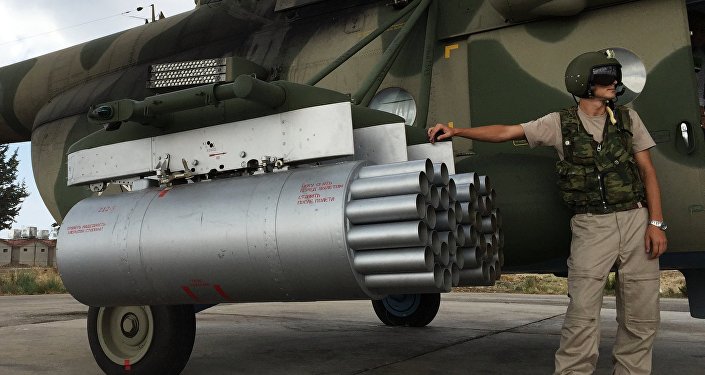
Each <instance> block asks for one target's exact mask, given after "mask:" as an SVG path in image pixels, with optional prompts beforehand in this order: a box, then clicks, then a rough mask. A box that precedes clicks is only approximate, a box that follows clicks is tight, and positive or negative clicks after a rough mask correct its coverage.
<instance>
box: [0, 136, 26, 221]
mask: <svg viewBox="0 0 705 375" xmlns="http://www.w3.org/2000/svg"><path fill="white" fill-rule="evenodd" d="M9 148H10V147H9V146H8V145H0V230H2V229H11V228H12V223H14V222H15V217H17V214H19V212H20V208H21V207H22V202H23V201H24V199H25V198H26V197H27V196H29V193H28V192H27V186H25V183H24V180H23V181H22V182H18V181H17V166H18V165H19V163H20V161H19V160H18V159H17V149H15V151H14V152H13V153H12V156H10V158H9V159H8V158H7V151H8V150H9Z"/></svg>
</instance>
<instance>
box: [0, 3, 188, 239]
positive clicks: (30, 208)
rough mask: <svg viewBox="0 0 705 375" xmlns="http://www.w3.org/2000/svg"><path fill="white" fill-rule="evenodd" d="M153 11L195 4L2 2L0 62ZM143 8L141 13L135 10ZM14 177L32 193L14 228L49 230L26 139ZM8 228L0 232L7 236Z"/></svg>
mask: <svg viewBox="0 0 705 375" xmlns="http://www.w3.org/2000/svg"><path fill="white" fill-rule="evenodd" d="M150 4H154V7H155V9H156V14H157V15H158V14H159V12H160V11H162V12H164V15H165V16H167V17H169V16H171V15H175V14H179V13H182V12H186V11H189V10H191V9H193V8H194V0H146V1H134V0H119V1H115V0H71V1H57V0H0V66H5V65H9V64H12V63H15V62H18V61H22V60H25V59H29V58H32V57H36V56H41V55H43V54H46V53H49V52H53V51H57V50H60V49H63V48H66V47H69V46H72V45H75V44H80V43H83V42H87V41H89V40H92V39H95V38H99V37H102V36H105V35H110V34H113V33H116V32H119V31H122V30H126V29H129V28H132V27H137V26H140V25H142V24H144V20H145V18H149V19H151V17H152V14H151V8H150V7H149V6H150ZM138 7H143V8H144V9H143V10H142V11H137V8H138ZM15 147H17V148H18V151H19V152H18V155H19V159H20V165H19V169H18V175H19V178H20V180H22V179H23V180H24V181H25V183H26V184H27V188H28V191H29V193H30V196H29V197H28V198H27V199H26V200H25V201H24V203H23V204H22V209H21V210H20V214H19V216H18V217H17V218H16V221H17V222H16V223H15V225H14V227H15V228H22V227H23V226H27V227H29V226H33V227H37V228H38V229H40V230H41V229H50V226H51V224H52V223H54V219H53V218H52V217H51V215H50V214H49V211H48V210H47V209H46V206H44V202H42V199H41V197H40V196H39V191H38V190H37V186H36V184H35V182H34V176H33V174H32V157H31V149H30V143H29V142H23V143H15V144H13V145H11V148H10V149H11V150H12V149H14V148H15ZM7 236H8V232H7V231H1V232H0V238H6V237H7Z"/></svg>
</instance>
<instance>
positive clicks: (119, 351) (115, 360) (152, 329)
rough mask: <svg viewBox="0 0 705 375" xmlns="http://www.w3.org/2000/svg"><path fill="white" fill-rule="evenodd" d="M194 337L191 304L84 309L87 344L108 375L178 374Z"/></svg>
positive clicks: (194, 325)
mask: <svg viewBox="0 0 705 375" xmlns="http://www.w3.org/2000/svg"><path fill="white" fill-rule="evenodd" d="M195 337H196V315H195V313H194V310H193V306H191V305H179V306H118V307H90V308H89V309H88V343H89V344H90V347H91V352H93V357H94V358H95V360H96V362H97V363H98V366H100V368H101V369H102V370H103V371H104V372H105V373H106V374H108V375H113V374H116V375H118V374H119V375H123V374H125V373H126V371H129V373H130V374H133V375H140V374H179V373H180V372H181V370H183V369H184V367H185V366H186V363H187V362H188V359H189V357H190V356H191V349H193V342H194V339H195Z"/></svg>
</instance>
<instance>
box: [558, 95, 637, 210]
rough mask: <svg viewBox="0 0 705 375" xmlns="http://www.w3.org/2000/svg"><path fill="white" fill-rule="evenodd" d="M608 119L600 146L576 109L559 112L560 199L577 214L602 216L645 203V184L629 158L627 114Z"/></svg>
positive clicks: (619, 110) (624, 110)
mask: <svg viewBox="0 0 705 375" xmlns="http://www.w3.org/2000/svg"><path fill="white" fill-rule="evenodd" d="M614 115H615V118H616V119H617V124H616V125H612V123H611V122H610V120H609V116H607V119H606V123H605V127H604V131H603V133H602V134H603V139H602V143H597V142H595V140H594V139H593V137H592V135H591V134H589V133H588V132H587V130H585V127H584V126H583V125H582V123H581V122H580V118H579V117H578V112H577V107H572V108H568V109H565V110H562V111H561V112H560V117H561V133H562V135H563V139H562V143H563V155H564V159H563V160H561V161H558V162H557V163H556V170H557V172H558V187H559V189H560V192H561V197H562V198H563V200H564V201H565V202H566V203H567V204H568V205H569V206H570V207H571V208H573V210H574V211H575V212H576V213H586V212H590V213H595V214H603V213H609V212H615V211H623V210H627V209H631V208H633V207H634V206H635V205H636V204H637V203H638V202H642V201H644V197H645V195H644V185H643V183H642V182H641V178H640V176H639V170H638V169H637V167H636V162H635V161H634V156H633V155H632V133H631V126H632V123H631V119H630V117H629V111H628V110H627V108H625V107H618V108H617V109H616V110H615V111H614Z"/></svg>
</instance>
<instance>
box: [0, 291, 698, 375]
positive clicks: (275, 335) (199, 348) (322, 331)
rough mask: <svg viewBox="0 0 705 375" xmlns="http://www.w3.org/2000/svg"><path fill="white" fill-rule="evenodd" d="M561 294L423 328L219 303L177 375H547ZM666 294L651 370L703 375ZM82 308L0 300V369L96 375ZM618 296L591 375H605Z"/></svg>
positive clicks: (8, 374)
mask: <svg viewBox="0 0 705 375" xmlns="http://www.w3.org/2000/svg"><path fill="white" fill-rule="evenodd" d="M566 304H567V298H566V297H563V296H535V295H510V294H474V293H451V294H445V295H443V297H442V302H441V309H440V311H439V313H438V315H437V317H436V319H435V320H434V321H433V322H432V323H431V324H430V325H429V326H428V327H425V328H400V327H387V326H385V325H383V324H382V323H380V322H379V320H378V319H377V317H376V316H375V314H374V312H373V310H372V306H371V305H370V302H369V301H342V302H311V303H261V304H231V305H219V306H216V307H213V308H211V309H209V310H206V311H204V312H201V313H199V314H198V315H197V331H196V343H195V345H194V348H193V353H192V355H191V359H190V361H189V363H188V365H187V367H186V369H185V370H184V372H183V374H184V375H196V374H207V375H216V374H550V373H551V372H552V370H553V353H554V352H555V350H556V348H557V347H558V342H559V338H560V336H559V334H560V326H561V323H562V321H563V315H564V313H565V308H566ZM687 309H688V305H687V301H686V300H677V299H662V306H661V310H662V313H661V319H662V324H661V331H660V333H659V336H658V338H657V339H656V344H655V354H654V371H653V373H654V374H664V375H666V374H669V375H670V374H679V375H702V374H705V321H703V320H698V319H693V318H691V317H690V315H689V314H688V312H687ZM86 311H87V308H86V307H85V306H83V305H81V304H79V303H78V302H76V301H75V300H74V299H73V298H71V296H68V295H52V296H19V297H15V296H11V297H0V374H3V375H20V374H22V375H25V374H100V373H101V371H100V369H99V368H98V366H97V365H96V364H95V362H94V360H93V357H92V355H91V352H90V349H89V347H88V340H87V338H86V328H85V327H86V318H85V317H86ZM615 329H616V322H615V311H614V298H610V297H606V298H605V305H604V307H603V311H602V343H601V345H600V360H599V363H598V370H597V372H596V374H610V372H611V359H610V351H611V347H612V344H613V343H614V333H615Z"/></svg>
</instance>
